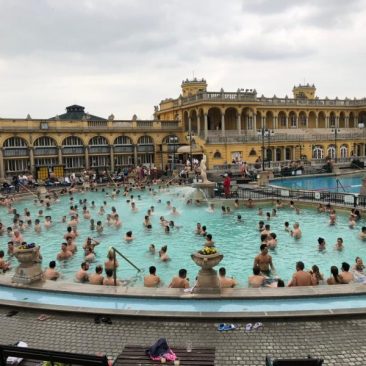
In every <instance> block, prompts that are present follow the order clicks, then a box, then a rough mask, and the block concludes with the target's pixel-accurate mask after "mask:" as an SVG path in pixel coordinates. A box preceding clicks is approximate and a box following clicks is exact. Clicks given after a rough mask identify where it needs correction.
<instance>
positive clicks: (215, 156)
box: [213, 151, 221, 159]
mask: <svg viewBox="0 0 366 366" xmlns="http://www.w3.org/2000/svg"><path fill="white" fill-rule="evenodd" d="M213 157H214V159H221V153H220V151H215V153H214V156H213Z"/></svg>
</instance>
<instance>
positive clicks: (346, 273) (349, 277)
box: [341, 262, 353, 283]
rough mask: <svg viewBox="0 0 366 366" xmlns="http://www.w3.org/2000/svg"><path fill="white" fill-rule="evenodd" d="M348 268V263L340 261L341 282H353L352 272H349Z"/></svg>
mask: <svg viewBox="0 0 366 366" xmlns="http://www.w3.org/2000/svg"><path fill="white" fill-rule="evenodd" d="M349 269H350V265H349V264H348V263H347V262H343V263H342V267H341V270H342V272H341V276H342V278H343V282H344V283H350V282H353V274H352V273H351V272H349Z"/></svg>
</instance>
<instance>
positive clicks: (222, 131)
mask: <svg viewBox="0 0 366 366" xmlns="http://www.w3.org/2000/svg"><path fill="white" fill-rule="evenodd" d="M221 135H222V136H225V113H221Z"/></svg>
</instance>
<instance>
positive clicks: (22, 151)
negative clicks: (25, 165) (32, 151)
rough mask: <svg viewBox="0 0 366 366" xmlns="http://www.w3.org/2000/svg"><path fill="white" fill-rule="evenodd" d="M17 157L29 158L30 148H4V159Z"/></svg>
mask: <svg viewBox="0 0 366 366" xmlns="http://www.w3.org/2000/svg"><path fill="white" fill-rule="evenodd" d="M16 156H29V150H28V148H24V147H17V148H13V149H12V148H4V157H7V158H10V157H16Z"/></svg>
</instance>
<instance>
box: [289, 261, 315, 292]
mask: <svg viewBox="0 0 366 366" xmlns="http://www.w3.org/2000/svg"><path fill="white" fill-rule="evenodd" d="M304 268H305V265H304V263H303V262H301V261H299V262H297V263H296V272H295V273H294V274H293V276H292V280H291V281H290V283H289V284H288V285H289V287H294V286H313V285H314V283H313V281H312V277H311V274H310V273H309V272H305V271H304Z"/></svg>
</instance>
